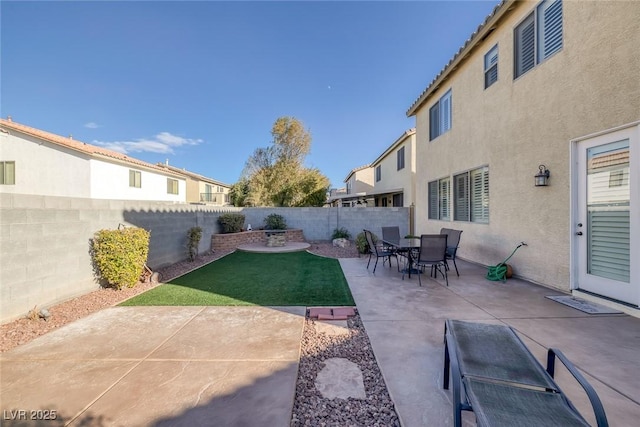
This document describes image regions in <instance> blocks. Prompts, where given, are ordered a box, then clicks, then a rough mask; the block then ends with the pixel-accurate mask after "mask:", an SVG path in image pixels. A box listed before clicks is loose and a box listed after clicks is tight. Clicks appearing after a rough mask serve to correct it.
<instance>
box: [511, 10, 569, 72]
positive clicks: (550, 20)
mask: <svg viewBox="0 0 640 427" xmlns="http://www.w3.org/2000/svg"><path fill="white" fill-rule="evenodd" d="M562 39H563V29H562V0H544V1H543V2H541V3H540V4H538V6H536V8H535V9H534V10H533V12H531V13H530V14H529V15H528V16H527V17H526V18H525V19H524V21H522V22H521V23H520V24H519V25H518V26H517V27H516V28H515V30H514V73H513V77H514V79H515V78H518V77H520V76H521V75H523V74H524V73H526V72H527V71H529V70H531V69H532V68H533V67H535V66H536V65H537V64H539V63H541V62H542V61H544V60H545V59H547V58H548V57H550V56H551V55H553V54H554V53H556V52H557V51H559V50H560V49H562V42H563V40H562Z"/></svg>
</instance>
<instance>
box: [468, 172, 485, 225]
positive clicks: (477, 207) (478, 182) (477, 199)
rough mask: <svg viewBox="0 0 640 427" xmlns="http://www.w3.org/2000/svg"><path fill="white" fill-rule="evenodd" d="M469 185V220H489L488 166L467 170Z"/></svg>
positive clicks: (483, 221)
mask: <svg viewBox="0 0 640 427" xmlns="http://www.w3.org/2000/svg"><path fill="white" fill-rule="evenodd" d="M469 178H470V181H471V182H470V185H471V209H470V213H471V221H472V222H482V223H487V222H489V168H488V167H486V166H485V167H482V168H479V169H474V170H472V171H470V172H469Z"/></svg>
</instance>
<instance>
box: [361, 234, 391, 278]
mask: <svg viewBox="0 0 640 427" xmlns="http://www.w3.org/2000/svg"><path fill="white" fill-rule="evenodd" d="M362 231H363V232H364V236H365V237H366V239H367V245H368V246H369V261H368V262H367V269H368V268H369V264H370V263H371V257H373V256H375V257H376V263H375V264H374V265H373V272H374V273H375V272H376V267H377V266H378V258H382V264H383V265H384V263H385V258H386V259H388V260H389V267H391V257H395V258H396V264H397V263H398V256H397V255H396V253H395V252H393V251H390V250H388V249H386V248H384V247H383V246H381V245H378V244H376V243H375V242H374V241H373V234H372V233H371V231H369V230H362ZM398 271H400V265H398Z"/></svg>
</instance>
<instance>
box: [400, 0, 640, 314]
mask: <svg viewBox="0 0 640 427" xmlns="http://www.w3.org/2000/svg"><path fill="white" fill-rule="evenodd" d="M638 17H640V2H633V1H629V2H599V1H589V2H574V1H561V0H546V1H538V2H530V1H527V2H520V1H503V2H502V3H500V5H499V6H497V7H496V8H495V9H494V11H493V13H492V14H491V15H490V16H489V17H487V19H486V20H485V22H484V23H483V24H482V25H481V26H480V27H479V28H478V29H477V30H476V32H475V33H474V34H473V35H472V36H471V38H470V39H469V40H468V41H467V42H466V43H465V44H464V46H462V48H460V50H459V51H458V52H457V53H456V54H455V56H454V57H453V58H452V59H451V60H450V61H449V63H448V64H447V65H446V66H445V67H444V69H443V70H442V71H441V72H440V74H438V76H436V77H435V79H434V80H433V81H432V82H431V83H430V84H429V86H428V87H427V88H426V89H425V90H424V92H423V93H422V94H421V95H420V96H419V98H418V99H417V100H416V101H415V102H414V104H413V105H412V106H411V107H410V108H409V110H408V112H407V115H408V116H409V117H412V116H414V117H415V118H416V136H417V142H416V145H417V147H416V152H417V164H418V167H417V180H416V183H417V191H416V230H417V232H418V233H434V232H438V231H439V229H440V228H441V227H448V228H457V229H461V230H463V231H464V232H463V234H462V239H461V243H460V249H459V252H458V254H459V255H460V256H461V257H462V258H465V259H468V260H471V261H474V262H478V263H482V264H485V265H495V264H498V263H499V262H501V261H502V260H503V259H505V258H506V257H507V256H508V255H509V254H510V253H511V251H512V250H513V249H514V248H515V246H516V245H517V244H518V243H519V242H521V241H524V242H526V243H527V244H528V246H527V247H524V248H522V249H520V250H519V251H518V252H517V253H516V255H515V256H514V257H513V258H512V259H511V261H510V264H512V265H513V268H514V273H515V274H517V275H518V276H520V277H523V278H526V279H528V280H531V281H533V282H537V283H540V284H543V285H545V286H548V287H552V288H557V289H558V290H562V291H570V290H572V291H573V292H574V293H576V294H580V295H582V296H586V297H588V298H595V299H597V300H598V301H601V302H603V303H605V304H611V302H610V301H612V300H613V301H617V302H621V303H624V304H626V305H627V306H628V305H630V306H632V307H638V305H639V304H640V263H638V262H631V261H632V260H634V259H635V260H640V178H639V177H640V48H639V47H640V19H638ZM541 165H544V166H541ZM539 167H540V169H539ZM545 169H547V170H549V171H550V176H549V179H548V185H547V186H536V185H534V176H535V175H544V171H545ZM540 172H543V173H540ZM539 178H541V179H544V176H542V177H539ZM537 179H538V178H536V180H537ZM503 303H504V304H508V303H509V302H508V301H504V302H503ZM620 306H623V305H622V304H621V305H620Z"/></svg>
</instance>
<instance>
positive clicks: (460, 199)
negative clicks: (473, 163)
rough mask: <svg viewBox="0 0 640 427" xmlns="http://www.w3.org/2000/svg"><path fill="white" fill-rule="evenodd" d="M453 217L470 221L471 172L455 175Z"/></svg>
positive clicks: (457, 219)
mask: <svg viewBox="0 0 640 427" xmlns="http://www.w3.org/2000/svg"><path fill="white" fill-rule="evenodd" d="M453 219H454V221H469V172H465V173H461V174H460V175H456V176H454V177H453Z"/></svg>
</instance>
